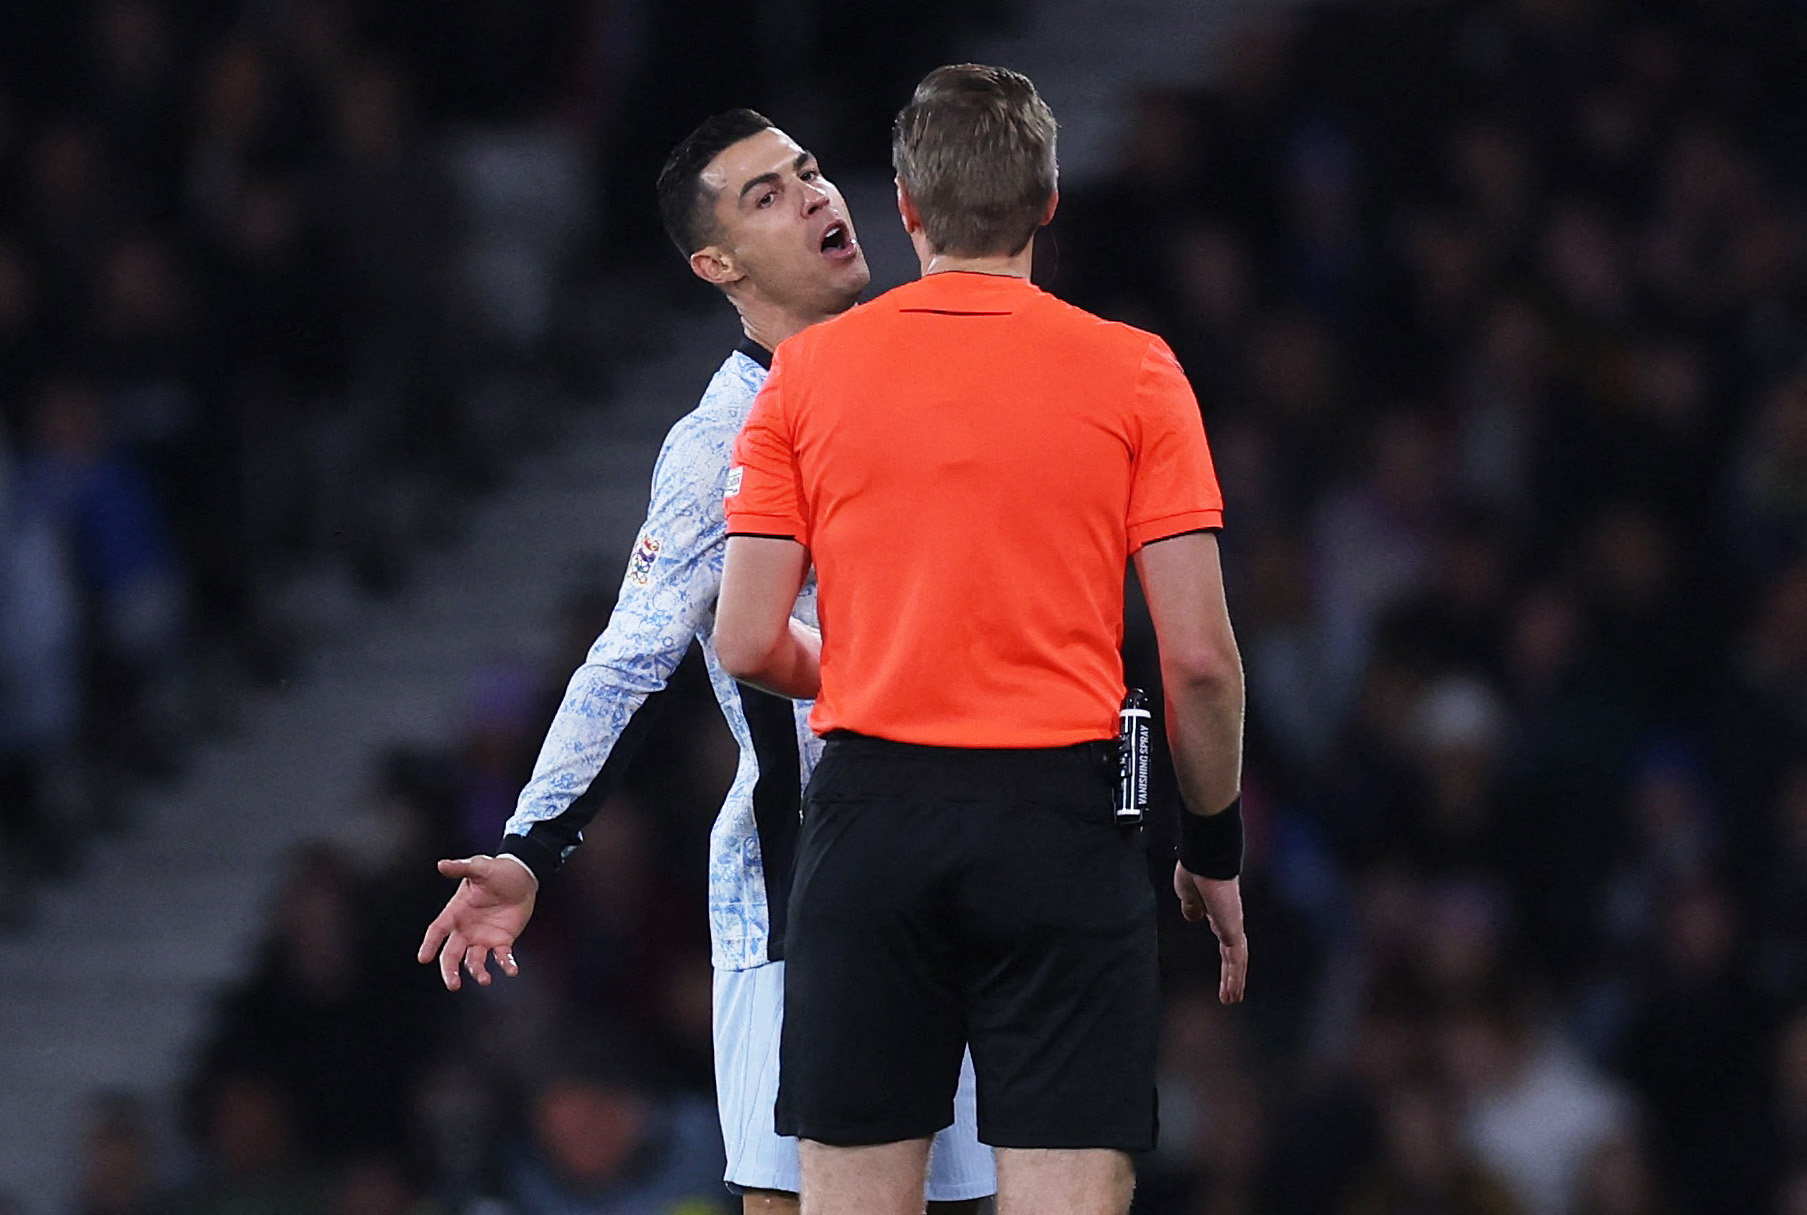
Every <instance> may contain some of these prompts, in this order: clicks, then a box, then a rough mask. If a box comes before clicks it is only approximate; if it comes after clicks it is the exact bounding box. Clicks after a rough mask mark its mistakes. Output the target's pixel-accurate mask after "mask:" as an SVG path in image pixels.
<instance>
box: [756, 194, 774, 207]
mask: <svg viewBox="0 0 1807 1215" xmlns="http://www.w3.org/2000/svg"><path fill="white" fill-rule="evenodd" d="M777 198H778V192H777V191H776V190H767V191H766V192H765V193H764V194H761V195H760V196H759V201H758V202H757V203H755V204H754V205H755V206H757V207H760V208H765V207H769V206H771V205H772V203H773V202H775V201H776V200H777Z"/></svg>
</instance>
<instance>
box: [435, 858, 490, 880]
mask: <svg viewBox="0 0 1807 1215" xmlns="http://www.w3.org/2000/svg"><path fill="white" fill-rule="evenodd" d="M485 859H486V858H484V857H480V856H467V857H465V858H464V859H463V860H451V859H447V860H443V861H440V862H439V873H440V876H441V877H449V878H467V877H481V876H482V874H483V871H482V870H481V869H479V868H478V865H479V864H481V863H482V862H483V861H484V860H485Z"/></svg>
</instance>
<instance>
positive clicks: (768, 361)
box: [734, 337, 772, 371]
mask: <svg viewBox="0 0 1807 1215" xmlns="http://www.w3.org/2000/svg"><path fill="white" fill-rule="evenodd" d="M734 349H736V350H738V351H740V353H742V354H744V355H746V356H747V357H748V358H750V359H752V360H753V361H754V362H755V363H758V364H759V365H760V366H761V367H763V368H765V369H766V370H767V371H770V370H771V369H772V352H771V351H769V350H767V349H766V348H765V347H764V346H761V345H760V344H759V343H758V342H755V341H754V340H753V339H752V338H750V337H743V338H741V339H740V345H738V346H736V347H735V348H734Z"/></svg>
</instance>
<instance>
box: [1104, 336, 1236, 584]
mask: <svg viewBox="0 0 1807 1215" xmlns="http://www.w3.org/2000/svg"><path fill="white" fill-rule="evenodd" d="M1135 410H1136V416H1135V420H1134V426H1133V430H1132V433H1133V434H1135V435H1136V439H1137V442H1136V454H1135V466H1134V470H1133V471H1132V473H1131V481H1130V491H1129V518H1128V521H1127V522H1128V525H1129V543H1130V550H1131V551H1132V552H1133V551H1136V550H1138V549H1140V548H1141V547H1142V546H1143V545H1144V544H1149V543H1151V542H1153V541H1155V540H1164V539H1166V538H1167V537H1169V536H1177V535H1180V534H1181V533H1183V532H1195V531H1201V530H1204V529H1207V528H1219V527H1222V526H1223V492H1222V490H1220V489H1219V488H1218V485H1217V470H1216V469H1215V468H1214V467H1213V466H1212V463H1211V448H1210V446H1209V445H1208V444H1207V443H1206V442H1205V424H1204V420H1203V419H1202V418H1201V417H1200V416H1199V411H1198V400H1197V398H1195V397H1194V396H1193V395H1192V385H1191V384H1189V383H1187V381H1186V373H1185V372H1184V371H1182V370H1180V364H1179V360H1178V359H1176V358H1174V357H1173V351H1171V350H1169V349H1168V347H1167V343H1165V342H1163V341H1161V339H1159V338H1154V339H1153V340H1151V341H1150V342H1149V344H1148V351H1147V353H1146V354H1145V355H1143V357H1142V367H1141V370H1140V372H1139V373H1138V374H1137V377H1136V399H1135Z"/></svg>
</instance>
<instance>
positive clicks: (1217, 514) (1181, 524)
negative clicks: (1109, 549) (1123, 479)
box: [1129, 508, 1223, 553]
mask: <svg viewBox="0 0 1807 1215" xmlns="http://www.w3.org/2000/svg"><path fill="white" fill-rule="evenodd" d="M1221 530H1223V511H1222V510H1221V509H1216V508H1213V509H1206V510H1189V511H1182V512H1181V513H1179V514H1177V515H1164V516H1162V517H1161V518H1159V519H1150V520H1148V521H1147V522H1145V523H1134V524H1131V525H1130V528H1129V546H1130V552H1132V553H1133V552H1136V551H1138V550H1140V549H1141V547H1142V546H1143V545H1145V544H1153V543H1154V542H1155V541H1156V540H1166V539H1169V538H1170V537H1173V536H1180V535H1184V534H1185V533H1187V532H1214V531H1221Z"/></svg>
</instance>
